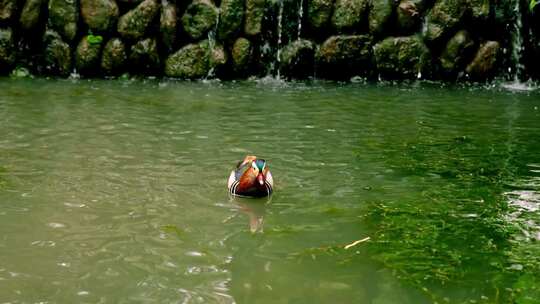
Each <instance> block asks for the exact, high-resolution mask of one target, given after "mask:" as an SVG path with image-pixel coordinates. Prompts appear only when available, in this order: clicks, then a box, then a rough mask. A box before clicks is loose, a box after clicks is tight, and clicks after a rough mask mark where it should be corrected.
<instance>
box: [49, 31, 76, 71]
mask: <svg viewBox="0 0 540 304" xmlns="http://www.w3.org/2000/svg"><path fill="white" fill-rule="evenodd" d="M44 45H45V50H44V52H43V53H44V61H45V62H44V71H45V73H47V74H51V75H57V76H68V75H69V74H70V72H71V64H72V63H71V62H72V57H71V48H70V46H69V44H67V43H66V42H64V41H63V40H62V38H61V37H60V34H58V33H56V32H55V31H53V30H47V31H46V32H45V35H44Z"/></svg>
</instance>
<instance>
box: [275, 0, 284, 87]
mask: <svg viewBox="0 0 540 304" xmlns="http://www.w3.org/2000/svg"><path fill="white" fill-rule="evenodd" d="M283 1H284V0H279V11H278V24H277V35H278V40H277V46H276V49H277V51H276V67H277V72H276V78H277V79H278V80H279V79H280V78H281V76H280V64H281V34H282V33H281V32H282V23H283Z"/></svg>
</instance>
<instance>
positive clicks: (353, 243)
mask: <svg viewBox="0 0 540 304" xmlns="http://www.w3.org/2000/svg"><path fill="white" fill-rule="evenodd" d="M370 239H371V238H370V237H369V236H368V237H365V238H363V239H361V240H358V241H354V242H352V243H350V244H349V245H346V246H345V247H343V248H345V249H349V248H351V247H354V246H356V245H358V244H360V243H363V242H365V241H369V240H370Z"/></svg>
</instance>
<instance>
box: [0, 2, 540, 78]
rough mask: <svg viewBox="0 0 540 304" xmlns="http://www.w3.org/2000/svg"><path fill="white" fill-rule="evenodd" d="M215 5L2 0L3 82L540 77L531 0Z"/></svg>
mask: <svg viewBox="0 0 540 304" xmlns="http://www.w3.org/2000/svg"><path fill="white" fill-rule="evenodd" d="M215 1H218V2H213V0H186V1H184V0H178V1H174V0H0V74H4V75H5V74H10V73H11V74H12V75H26V74H28V73H31V74H34V75H53V76H61V77H66V76H69V75H70V74H72V73H74V72H75V73H77V74H80V75H81V76H83V77H108V76H120V75H125V74H126V73H129V75H141V76H167V77H174V78H185V79H200V78H207V77H219V78H222V79H231V78H246V77H249V76H258V77H261V76H266V75H279V76H281V77H287V78H307V77H312V76H315V77H317V78H328V79H349V78H351V77H353V76H361V77H367V78H373V79H377V78H379V79H416V78H424V79H445V80H456V79H465V80H480V81H483V80H486V79H491V78H492V77H495V76H502V77H506V78H511V77H521V78H528V77H530V76H533V77H539V74H540V66H539V64H538V63H537V62H538V60H534V59H535V58H540V57H538V55H540V44H539V41H540V39H539V37H540V21H539V19H540V12H539V11H538V9H539V8H540V5H539V6H538V7H536V11H534V12H530V10H529V9H528V3H527V2H525V0H524V1H523V3H517V2H516V1H520V0H283V1H280V0H215ZM518 6H521V7H520V9H519V10H518V11H516V8H517V7H518ZM518 12H521V13H518ZM518 18H519V19H518ZM518 20H519V21H521V22H517V21H518ZM519 42H523V43H522V44H521V45H523V46H524V48H523V50H521V51H520V50H519V49H518V48H517V47H515V46H516V45H520V44H519Z"/></svg>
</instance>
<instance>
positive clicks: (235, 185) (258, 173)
mask: <svg viewBox="0 0 540 304" xmlns="http://www.w3.org/2000/svg"><path fill="white" fill-rule="evenodd" d="M227 187H228V188H229V193H231V194H233V195H237V196H247V197H264V196H270V194H272V189H273V187H274V179H273V178H272V174H271V173H270V170H268V166H267V165H266V161H265V160H264V159H259V158H257V157H256V156H253V155H248V156H246V157H245V158H244V160H243V161H240V162H238V165H237V166H236V168H235V169H234V170H233V171H232V172H231V175H230V176H229V182H228V183H227Z"/></svg>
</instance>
